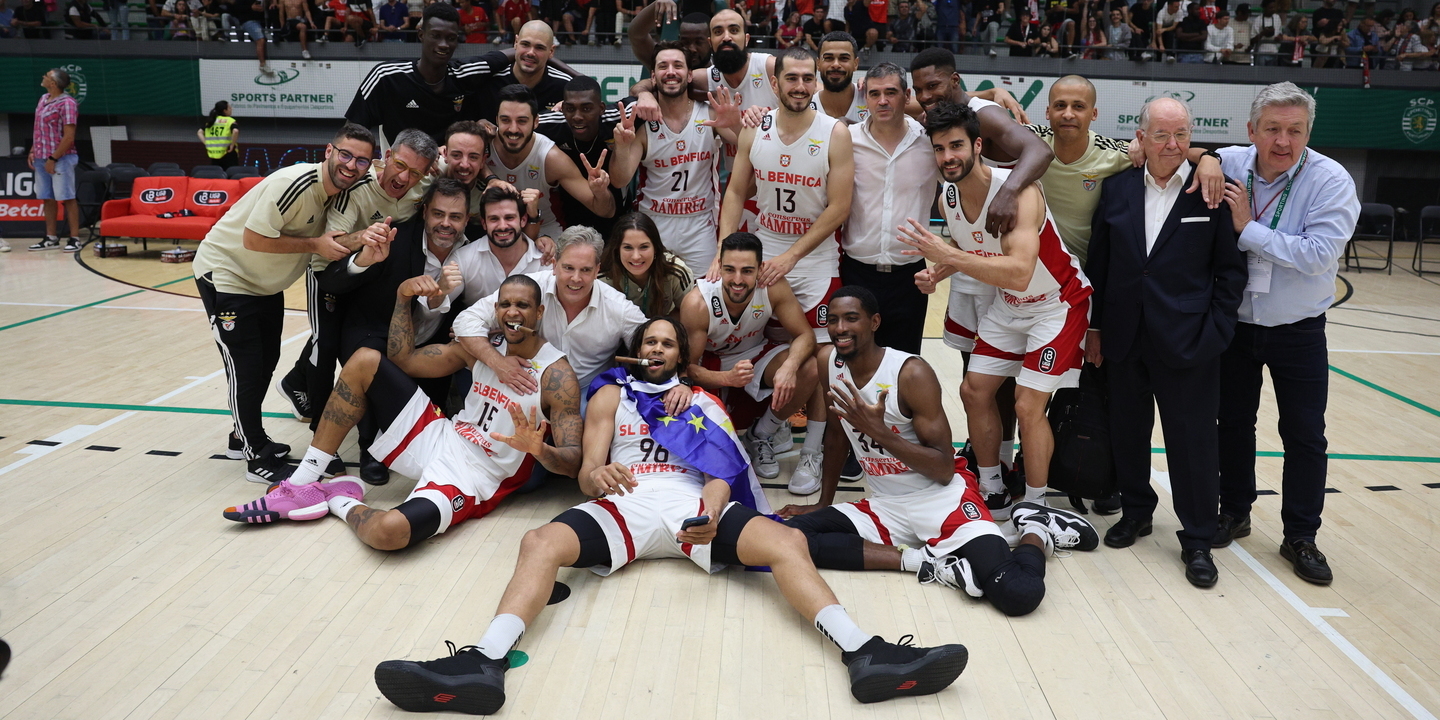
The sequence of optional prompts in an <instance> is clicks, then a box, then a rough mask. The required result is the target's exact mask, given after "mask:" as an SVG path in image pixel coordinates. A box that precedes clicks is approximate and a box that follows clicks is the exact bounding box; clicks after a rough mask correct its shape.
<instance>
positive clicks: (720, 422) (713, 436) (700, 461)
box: [586, 367, 770, 515]
mask: <svg viewBox="0 0 1440 720" xmlns="http://www.w3.org/2000/svg"><path fill="white" fill-rule="evenodd" d="M678 384H679V381H677V380H674V379H673V378H672V379H671V381H670V382H669V383H666V384H664V385H655V384H652V383H648V382H645V381H644V380H640V379H637V378H635V377H632V376H631V375H630V372H629V371H628V370H627V369H625V368H623V367H617V368H611V369H609V370H606V371H605V372H603V373H600V375H599V376H597V377H596V378H595V379H594V380H593V381H591V383H590V387H589V389H588V390H587V392H586V397H589V396H591V395H594V394H595V393H596V392H597V391H598V390H599V389H600V388H602V387H605V386H606V385H619V386H620V387H622V388H624V389H625V396H626V397H628V398H629V399H630V400H631V401H632V402H634V403H635V408H636V410H638V411H639V412H640V417H642V418H645V422H646V424H648V425H649V426H650V436H651V437H653V438H655V441H656V442H658V443H660V444H661V445H663V446H664V447H665V449H666V450H669V451H670V452H672V453H676V454H677V455H679V456H680V457H681V458H683V459H684V460H685V461H686V462H688V463H690V464H691V465H694V466H695V467H696V469H698V470H700V472H703V473H705V474H706V475H710V476H712V477H717V478H720V479H721V480H724V481H725V482H728V483H730V499H731V500H734V501H735V502H738V503H740V504H741V505H744V506H745V507H748V508H750V509H752V510H755V511H757V512H759V513H762V514H765V515H769V514H770V501H768V500H766V499H765V493H764V492H763V491H761V489H760V480H759V479H758V478H756V477H755V471H754V470H752V469H751V468H750V456H749V454H747V453H746V452H745V448H744V446H743V445H741V444H740V438H739V437H737V436H736V435H735V426H734V425H733V424H732V423H731V422H730V415H729V414H728V413H726V412H725V406H724V405H722V404H721V403H720V401H719V400H718V399H716V397H715V396H714V395H711V394H710V393H708V392H705V391H703V390H698V389H697V392H696V393H695V396H694V398H693V400H692V401H691V404H690V407H689V408H686V410H685V412H683V413H680V416H679V417H671V416H669V415H667V414H666V413H665V392H666V391H667V390H669V389H670V388H672V387H675V386H676V385H678Z"/></svg>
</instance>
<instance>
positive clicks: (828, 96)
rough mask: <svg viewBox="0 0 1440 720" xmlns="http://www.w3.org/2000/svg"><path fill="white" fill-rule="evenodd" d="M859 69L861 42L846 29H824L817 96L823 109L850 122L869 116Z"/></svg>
mask: <svg viewBox="0 0 1440 720" xmlns="http://www.w3.org/2000/svg"><path fill="white" fill-rule="evenodd" d="M859 69H860V45H859V43H856V42H855V37H854V36H852V35H851V34H850V33H847V32H844V31H838V32H831V33H825V36H824V37H822V38H820V92H819V94H817V95H816V96H815V100H816V101H817V104H818V105H819V107H820V111H821V112H823V113H825V114H826V115H829V116H830V117H833V118H835V119H837V120H843V121H845V124H847V125H850V124H854V123H858V122H864V121H865V118H867V117H869V116H870V111H869V109H868V108H867V107H866V106H865V88H864V87H862V86H861V83H857V82H855V71H856V70H859Z"/></svg>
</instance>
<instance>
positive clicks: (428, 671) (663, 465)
mask: <svg viewBox="0 0 1440 720" xmlns="http://www.w3.org/2000/svg"><path fill="white" fill-rule="evenodd" d="M688 344H689V342H688V336H687V335H686V333H685V331H684V329H683V328H682V327H680V326H679V325H678V324H677V323H676V322H675V321H673V320H670V319H668V318H656V319H652V320H650V321H649V322H647V323H646V324H644V325H642V326H641V327H640V328H639V330H638V331H637V332H636V333H635V337H634V342H633V343H631V346H632V347H634V348H635V349H636V354H637V355H638V356H639V357H640V358H643V359H654V360H659V361H661V364H660V365H659V366H658V367H637V368H635V369H634V370H631V371H630V372H629V373H628V374H626V373H624V372H623V371H621V372H620V373H615V374H607V375H604V376H602V378H601V379H599V380H597V382H596V384H595V385H592V387H594V388H598V389H596V391H595V393H594V395H593V396H592V397H591V398H590V403H589V410H588V412H587V413H586V415H585V451H584V462H583V463H582V464H581V467H580V475H579V480H580V487H581V489H582V490H584V491H585V493H586V494H587V495H589V496H591V497H595V498H598V499H596V500H592V501H590V502H587V503H584V504H582V505H578V506H576V507H574V508H571V509H569V510H566V511H565V512H563V513H561V514H560V516H559V517H556V518H555V520H554V521H552V522H551V523H549V524H548V525H545V526H543V527H540V528H537V529H535V530H531V531H530V532H528V533H526V534H525V538H524V540H522V541H521V544H520V558H519V560H518V561H517V562H516V565H515V574H514V575H513V576H512V577H511V578H510V585H509V587H507V588H506V589H505V594H504V596H502V597H501V598H500V606H499V608H498V609H497V611H496V615H495V619H494V620H492V621H491V622H490V627H489V629H487V630H486V631H485V634H484V636H482V637H481V638H480V643H479V645H477V646H470V647H466V648H463V649H461V650H460V651H458V652H456V653H455V654H453V655H451V656H450V657H446V658H441V659H439V660H432V661H429V662H412V661H408V660H390V661H387V662H383V663H381V664H380V665H379V666H378V667H376V668H375V684H376V685H377V686H378V687H379V688H380V692H382V693H384V694H385V697H387V698H389V700H390V701H391V702H393V703H395V704H396V705H398V706H400V707H401V708H403V709H405V710H410V711H416V712H420V711H432V710H450V711H458V712H468V713H472V714H477V715H488V714H490V713H493V712H495V711H497V710H499V709H500V706H501V705H503V704H504V703H505V676H504V675H505V671H506V670H507V669H509V667H510V665H509V663H508V661H507V660H506V654H507V653H508V652H509V651H510V650H511V648H513V647H514V646H515V645H516V644H517V643H518V642H519V640H520V636H521V635H522V634H523V633H524V632H525V629H526V628H527V627H529V626H530V625H531V624H532V623H534V621H535V617H536V616H537V615H539V614H540V610H541V608H543V607H545V604H546V601H547V600H548V599H549V598H550V594H551V592H552V590H553V589H554V587H555V577H556V574H557V573H558V572H559V570H560V568H562V567H578V568H590V569H591V570H593V571H594V572H595V573H597V574H599V575H609V574H610V573H613V572H615V571H616V570H619V569H620V568H622V567H624V566H626V565H628V564H630V563H631V562H634V561H636V560H643V559H652V558H654V559H658V558H676V559H686V558H688V559H690V560H691V561H693V562H694V563H695V564H697V565H699V566H700V567H701V568H703V569H704V570H706V571H707V572H716V571H718V570H720V569H722V568H724V567H725V566H726V565H751V566H762V565H763V566H769V567H770V569H771V572H772V574H773V575H774V577H775V582H776V583H778V584H779V586H780V592H781V593H782V594H784V596H785V599H786V600H788V601H789V602H790V605H791V606H792V607H794V608H795V609H796V610H797V611H799V612H800V613H801V614H802V615H804V616H805V617H806V618H809V619H812V620H813V621H814V623H815V627H816V628H817V629H819V630H820V631H821V632H822V633H824V634H825V636H826V637H828V638H830V639H831V640H833V641H834V642H835V644H837V645H839V646H840V649H841V651H842V652H841V655H840V657H841V660H842V661H843V662H845V664H846V665H848V666H849V668H850V692H851V694H852V695H854V696H855V698H856V699H857V700H859V701H861V702H876V701H880V700H886V699H889V698H892V697H897V696H902V695H927V694H930V693H935V692H939V691H940V690H942V689H944V688H945V687H947V686H949V685H950V683H952V682H954V680H955V678H956V677H958V676H959V675H960V672H961V671H962V670H964V669H965V662H966V660H967V659H968V654H967V652H966V650H965V647H964V646H963V645H942V646H940V647H935V648H917V647H911V646H908V645H895V644H892V643H887V642H885V641H884V640H882V639H881V638H880V637H879V636H875V635H869V634H867V633H865V632H863V631H861V630H860V628H859V627H857V626H856V625H855V622H854V621H853V620H851V619H850V616H849V615H848V614H847V613H846V612H845V609H844V608H843V607H841V605H840V601H839V600H836V599H835V594H834V593H833V592H831V591H830V588H829V586H827V585H826V584H825V581H824V580H822V579H821V578H820V574H819V573H818V572H816V570H815V565H814V564H813V563H811V562H810V557H809V554H808V552H807V551H806V548H805V537H804V535H801V534H800V533H799V532H796V531H795V530H792V529H790V528H787V527H785V526H783V525H781V524H779V523H776V522H774V521H772V520H770V519H768V518H765V517H763V516H761V515H760V514H759V513H757V512H756V511H755V510H754V509H752V508H750V507H746V506H745V505H742V504H740V503H737V502H732V490H733V491H734V495H735V497H737V498H740V497H748V496H749V494H750V492H752V490H751V489H752V488H753V485H752V484H751V482H752V480H753V475H752V473H751V471H750V469H749V467H748V466H747V464H746V461H745V455H744V450H743V449H742V448H741V446H740V445H739V441H738V440H737V439H736V437H735V431H734V429H733V428H731V427H729V422H728V420H727V419H725V418H726V416H725V415H724V410H723V408H721V407H720V405H719V403H718V401H715V400H714V399H713V398H712V397H710V396H707V395H701V394H698V393H697V395H696V398H695V399H696V403H697V404H696V405H695V406H692V407H691V408H690V409H689V410H687V411H686V412H684V413H681V417H678V418H676V417H671V416H669V415H666V414H664V412H663V410H659V411H658V412H657V406H658V405H659V403H660V401H659V397H660V394H661V393H663V392H664V391H665V390H666V389H667V388H670V387H673V386H674V385H675V384H676V383H678V382H679V381H678V379H677V378H676V371H677V369H678V368H679V367H680V364H681V363H682V362H685V361H686V360H687V359H688V358H689V353H688V352H687V350H688V347H687V345H688ZM664 428H668V429H664ZM652 431H653V432H652ZM702 437H703V440H699V439H700V438H702ZM837 457H838V458H839V459H840V460H844V455H843V454H842V455H839V456H837ZM707 470H708V471H707ZM717 476H718V477H717ZM752 502H754V500H753V499H752ZM762 507H763V504H762ZM687 519H688V520H687Z"/></svg>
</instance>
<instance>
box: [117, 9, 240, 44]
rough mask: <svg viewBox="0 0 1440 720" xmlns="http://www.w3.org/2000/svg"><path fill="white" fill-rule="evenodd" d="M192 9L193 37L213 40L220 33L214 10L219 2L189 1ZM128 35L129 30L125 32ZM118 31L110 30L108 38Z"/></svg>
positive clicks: (219, 14)
mask: <svg viewBox="0 0 1440 720" xmlns="http://www.w3.org/2000/svg"><path fill="white" fill-rule="evenodd" d="M191 2H192V3H193V5H194V7H193V8H191V15H190V23H191V25H192V26H194V28H195V36H196V37H197V38H199V39H201V40H214V39H215V35H216V34H217V33H219V32H220V16H221V13H220V11H219V10H218V9H217V8H216V5H217V4H218V2H219V0H191ZM125 32H126V34H129V32H130V31H129V30H126V31H125ZM117 33H118V30H114V29H112V30H111V31H110V36H111V37H112V38H113V37H114V36H115V35H116V34H117Z"/></svg>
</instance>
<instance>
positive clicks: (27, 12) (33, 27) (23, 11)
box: [10, 0, 45, 40]
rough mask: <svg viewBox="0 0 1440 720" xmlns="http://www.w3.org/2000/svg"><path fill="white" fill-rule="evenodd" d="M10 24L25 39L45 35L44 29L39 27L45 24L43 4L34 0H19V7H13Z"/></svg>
mask: <svg viewBox="0 0 1440 720" xmlns="http://www.w3.org/2000/svg"><path fill="white" fill-rule="evenodd" d="M10 24H11V25H13V26H14V27H15V29H17V30H19V31H20V34H21V35H23V36H24V37H25V38H26V39H30V40H37V39H40V38H43V37H45V31H44V30H41V29H40V28H41V27H42V26H44V25H45V6H43V5H41V4H40V3H37V2H35V0H20V7H18V8H15V19H13V20H11V21H10Z"/></svg>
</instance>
